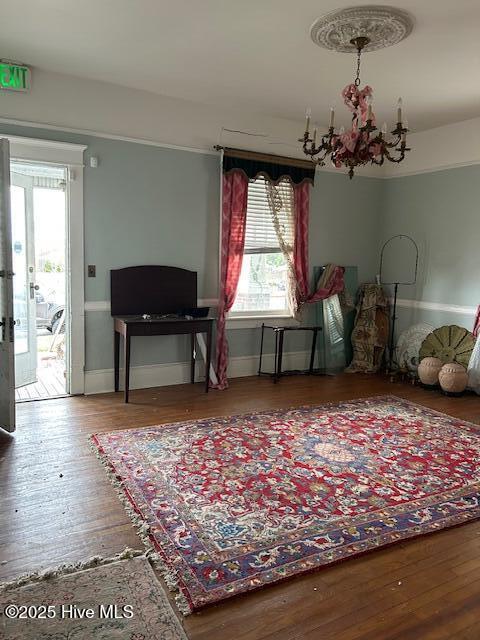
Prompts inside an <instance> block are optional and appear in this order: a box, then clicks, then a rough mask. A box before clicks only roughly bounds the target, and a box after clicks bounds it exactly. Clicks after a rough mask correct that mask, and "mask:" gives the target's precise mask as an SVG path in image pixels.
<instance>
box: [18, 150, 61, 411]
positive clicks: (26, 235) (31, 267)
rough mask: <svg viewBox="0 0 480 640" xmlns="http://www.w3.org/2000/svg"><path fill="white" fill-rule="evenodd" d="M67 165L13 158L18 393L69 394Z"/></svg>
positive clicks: (31, 396) (28, 396) (30, 396)
mask: <svg viewBox="0 0 480 640" xmlns="http://www.w3.org/2000/svg"><path fill="white" fill-rule="evenodd" d="M67 175H68V174H67V167H66V166H57V165H47V164H41V163H33V162H26V161H25V162H23V161H13V160H12V162H11V163H10V181H11V187H10V189H11V217H12V261H13V271H14V274H15V276H14V278H13V289H14V290H13V295H14V319H15V326H14V332H15V399H16V401H17V402H22V401H27V400H41V399H46V398H54V397H60V396H65V395H68V394H69V392H70V381H69V366H68V353H69V344H68V343H69V335H68V333H69V329H68V327H69V323H68V322H66V318H67V317H68V316H67V313H68V308H67V305H68V295H67V291H68V281H67V273H68V268H67V266H68V261H67Z"/></svg>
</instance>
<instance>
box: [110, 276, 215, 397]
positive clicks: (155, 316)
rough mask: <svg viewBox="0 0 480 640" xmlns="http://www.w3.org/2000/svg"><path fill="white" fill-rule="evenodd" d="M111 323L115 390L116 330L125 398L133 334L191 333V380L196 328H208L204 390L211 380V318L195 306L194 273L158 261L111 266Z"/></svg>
mask: <svg viewBox="0 0 480 640" xmlns="http://www.w3.org/2000/svg"><path fill="white" fill-rule="evenodd" d="M110 289H111V314H112V316H113V324H114V329H113V331H114V365H115V366H114V368H115V391H118V390H119V366H120V365H119V360H120V336H123V338H124V355H125V363H124V367H125V402H128V395H129V383H130V341H131V338H132V337H133V336H165V335H178V334H190V339H191V373H190V379H191V382H192V383H193V382H195V334H197V333H205V334H206V338H207V340H206V357H205V391H206V392H208V386H209V380H210V360H211V352H212V328H213V323H214V319H213V318H207V317H204V316H205V315H206V314H204V313H203V311H205V312H208V309H198V308H197V273H196V272H195V271H188V270H187V269H180V268H178V267H167V266H162V265H143V266H138V267H126V268H124V269H113V270H112V271H111V272H110Z"/></svg>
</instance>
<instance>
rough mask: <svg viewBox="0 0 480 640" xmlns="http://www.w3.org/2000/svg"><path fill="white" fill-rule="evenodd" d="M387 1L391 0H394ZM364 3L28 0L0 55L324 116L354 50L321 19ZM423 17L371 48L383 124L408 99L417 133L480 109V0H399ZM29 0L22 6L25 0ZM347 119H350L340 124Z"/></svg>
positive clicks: (142, 85) (9, 6) (13, 8)
mask: <svg viewBox="0 0 480 640" xmlns="http://www.w3.org/2000/svg"><path fill="white" fill-rule="evenodd" d="M385 1H387V0H385ZM361 4H367V2H365V1H364V2H359V1H358V0H346V1H345V3H341V2H339V0H332V1H330V2H329V1H328V0H296V2H292V0H241V1H239V0H134V1H132V0H80V1H79V0H43V1H42V2H38V0H22V2H21V3H15V2H10V3H4V4H3V6H2V19H1V21H0V57H2V58H9V59H14V60H19V61H22V62H25V63H27V64H30V65H32V66H33V67H34V68H35V67H38V68H42V69H45V70H49V71H54V72H59V73H64V74H71V75H75V76H83V77H87V78H93V79H97V80H102V81H105V82H110V83H115V84H120V85H124V86H129V87H133V88H138V89H147V90H150V91H153V92H156V93H159V94H163V95H167V96H172V97H178V98H184V99H188V100H193V101H200V102H204V103H207V104H215V105H217V106H222V107H232V106H235V107H237V108H238V107H240V108H241V109H245V110H248V111H250V112H259V113H265V114H269V115H271V116H276V117H284V118H290V119H295V120H300V119H302V118H303V114H304V112H305V107H306V106H311V107H312V110H313V115H314V118H315V119H318V121H319V122H321V123H325V122H326V120H327V118H328V110H329V107H330V105H331V104H332V102H334V101H335V102H336V105H337V110H338V114H339V116H340V114H341V118H340V117H339V120H343V123H344V124H347V121H348V114H347V111H346V109H345V108H343V107H342V106H341V98H340V96H339V93H340V91H341V89H342V88H343V86H344V85H345V84H347V83H348V82H350V81H351V79H352V78H353V72H354V57H353V56H351V55H349V54H342V53H335V52H331V51H327V50H323V49H320V48H319V47H317V46H315V45H314V44H313V42H312V41H311V40H310V36H309V29H310V26H311V24H312V23H313V22H314V20H315V19H316V18H318V17H319V16H320V15H322V14H324V13H326V12H328V11H332V10H334V9H338V8H340V7H342V6H353V5H361ZM394 4H395V6H397V7H399V8H402V9H405V10H407V11H409V12H410V13H411V14H412V15H413V16H414V18H415V27H414V30H413V33H412V35H411V36H410V37H409V38H408V39H406V40H404V41H403V42H401V43H400V44H398V45H396V46H394V47H391V48H389V49H384V50H382V51H378V52H373V53H367V54H365V56H364V61H363V65H362V66H363V72H362V80H363V81H364V82H365V83H369V84H371V85H373V87H374V90H375V107H374V109H375V111H376V112H377V115H378V119H379V120H380V121H383V120H387V121H389V122H392V121H393V117H394V106H395V103H396V100H397V97H398V96H399V95H401V96H403V99H404V103H405V111H406V113H407V117H408V119H409V125H410V128H411V129H412V130H415V131H419V130H422V129H428V128H431V127H435V126H439V125H442V124H447V123H451V122H457V121H460V120H465V119H468V118H473V117H476V116H479V115H480V82H479V69H480V2H479V1H478V0H456V1H455V2H452V0H421V1H420V2H419V0H395V2H394ZM20 5H21V7H20ZM339 124H341V122H339Z"/></svg>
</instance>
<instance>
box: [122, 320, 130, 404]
mask: <svg viewBox="0 0 480 640" xmlns="http://www.w3.org/2000/svg"><path fill="white" fill-rule="evenodd" d="M123 340H124V342H123V346H124V359H123V367H124V369H125V390H124V393H125V402H128V392H129V386H130V336H129V335H128V330H127V333H126V335H125V336H124V338H123Z"/></svg>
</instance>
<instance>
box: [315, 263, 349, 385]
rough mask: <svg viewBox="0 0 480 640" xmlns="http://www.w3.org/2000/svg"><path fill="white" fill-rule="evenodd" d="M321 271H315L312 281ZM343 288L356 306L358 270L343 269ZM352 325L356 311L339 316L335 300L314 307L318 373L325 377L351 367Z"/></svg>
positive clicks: (319, 303)
mask: <svg viewBox="0 0 480 640" xmlns="http://www.w3.org/2000/svg"><path fill="white" fill-rule="evenodd" d="M323 268H324V267H314V271H313V275H314V281H315V282H318V279H319V277H320V275H321V273H322V271H323ZM345 287H346V289H347V291H348V293H349V294H350V297H351V298H352V300H353V301H354V302H355V301H356V295H357V289H358V269H357V267H345ZM354 322H355V309H351V310H350V311H348V312H347V313H342V311H341V309H340V306H339V303H338V298H337V296H333V297H332V298H328V299H327V300H322V301H321V302H317V303H316V304H315V323H316V324H318V325H320V326H321V327H322V329H323V331H322V339H321V340H319V345H318V362H319V365H318V366H319V367H320V369H322V370H324V371H325V372H326V373H332V374H333V373H339V372H340V371H343V370H344V369H345V367H346V366H348V365H349V364H350V362H351V361H352V357H353V351H352V342H351V335H352V331H353V326H354Z"/></svg>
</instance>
